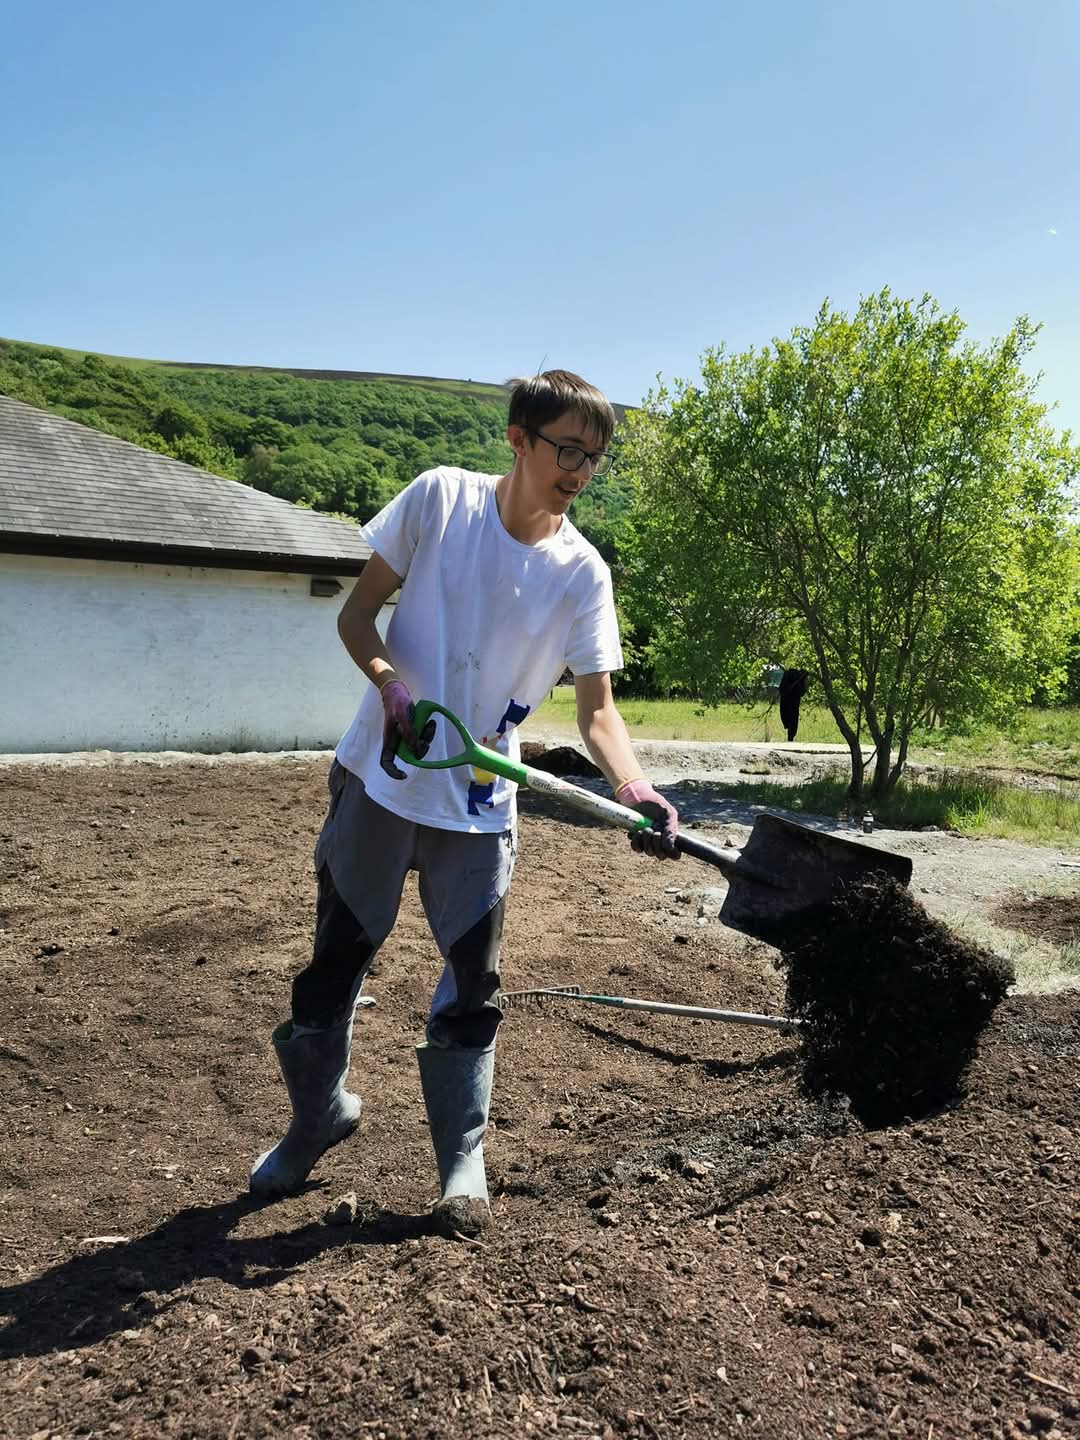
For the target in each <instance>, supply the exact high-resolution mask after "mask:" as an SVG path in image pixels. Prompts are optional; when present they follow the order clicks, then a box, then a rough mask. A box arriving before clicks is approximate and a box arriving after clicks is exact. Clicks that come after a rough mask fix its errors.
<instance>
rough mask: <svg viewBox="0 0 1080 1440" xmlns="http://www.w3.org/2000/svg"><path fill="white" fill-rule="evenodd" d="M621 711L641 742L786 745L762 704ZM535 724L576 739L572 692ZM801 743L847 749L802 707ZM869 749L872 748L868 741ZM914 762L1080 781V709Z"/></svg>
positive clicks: (927, 741) (824, 713)
mask: <svg viewBox="0 0 1080 1440" xmlns="http://www.w3.org/2000/svg"><path fill="white" fill-rule="evenodd" d="M619 709H620V711H621V712H622V716H623V719H624V720H625V721H626V724H627V726H628V728H629V730H630V734H631V736H632V737H633V738H634V739H636V740H713V741H721V740H758V741H764V742H766V743H773V742H777V741H782V742H784V743H785V744H786V743H787V741H786V732H785V730H784V728H783V726H782V725H781V724H780V712H779V710H778V708H777V706H776V705H775V704H774V705H769V704H766V703H764V702H763V703H761V704H758V705H756V706H754V707H752V708H747V707H746V706H745V705H736V704H724V705H720V706H718V707H717V708H716V709H708V710H705V709H702V707H701V706H700V705H698V704H697V702H696V701H693V700H620V701H619ZM534 718H537V719H538V721H539V723H540V724H544V725H550V726H552V727H556V726H557V727H559V728H562V727H564V726H565V729H566V732H567V734H573V733H574V732H575V731H576V729H577V721H576V718H575V710H574V690H573V687H572V686H570V685H560V686H559V687H558V688H557V689H556V690H555V692H554V694H553V695H552V697H551V698H550V699H549V700H547V701H545V702H544V704H543V705H542V706H541V707H540V709H539V710H537V712H536V717H534ZM797 743H802V744H842V743H843V737H842V736H841V734H840V732H839V731H838V730H837V728H836V722H835V721H834V720H833V718H832V716H831V715H830V714H829V712H828V710H826V709H824V708H823V707H822V706H820V705H806V704H804V705H803V706H802V708H801V710H800V713H799V734H798V740H797ZM866 748H867V751H869V749H870V748H871V747H870V744H869V741H867V745H866ZM911 759H912V761H914V762H918V763H920V764H926V765H934V764H937V765H942V766H946V767H948V768H949V769H951V770H952V769H967V768H970V767H983V768H985V767H993V768H1001V769H1008V770H1027V771H1029V772H1031V773H1032V774H1039V775H1056V776H1060V777H1062V778H1063V779H1068V780H1077V781H1080V706H1076V705H1073V706H1066V707H1063V708H1062V709H1059V710H1035V709H1028V710H1024V711H1021V713H1020V715H1019V716H1018V717H1017V720H1016V724H1015V725H1014V726H1013V727H1012V728H1011V729H1010V730H1008V731H1002V730H991V729H984V730H980V731H978V732H976V733H974V734H972V735H961V736H946V735H945V734H944V733H943V732H942V731H940V730H935V731H931V732H927V731H923V732H921V733H919V734H917V735H916V736H915V744H914V746H913V748H912V751H911Z"/></svg>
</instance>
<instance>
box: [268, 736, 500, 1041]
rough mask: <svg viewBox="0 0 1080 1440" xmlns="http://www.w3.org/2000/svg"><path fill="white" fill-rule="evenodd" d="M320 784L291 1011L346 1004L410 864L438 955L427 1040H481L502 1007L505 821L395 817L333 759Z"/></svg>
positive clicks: (305, 1021) (333, 1013)
mask: <svg viewBox="0 0 1080 1440" xmlns="http://www.w3.org/2000/svg"><path fill="white" fill-rule="evenodd" d="M327 783H328V786H329V790H330V806H329V810H328V811H327V816H326V820H325V822H324V824H323V828H322V832H321V833H320V835H319V839H318V843H317V844H316V846H315V868H316V872H317V875H318V886H319V888H318V900H317V905H316V921H315V944H314V949H313V953H312V958H311V963H310V964H309V965H308V966H307V967H306V969H304V970H302V971H301V972H300V974H299V975H297V977H296V979H295V980H294V981H293V987H292V1018H293V1020H294V1022H295V1023H297V1024H298V1025H305V1026H308V1025H310V1026H315V1027H317V1028H323V1027H324V1026H329V1025H335V1024H338V1023H339V1022H340V1021H341V1020H344V1019H346V1018H347V1017H348V1016H349V1015H350V1014H351V1013H352V1008H353V1006H354V1005H355V1003H356V998H357V996H358V994H359V992H360V987H361V985H362V984H363V980H364V976H365V975H366V974H367V971H368V968H369V966H370V965H371V961H372V959H373V958H374V956H375V953H376V951H377V950H378V949H379V946H380V945H382V943H383V941H384V940H385V939H386V937H387V936H388V935H389V934H390V931H391V930H392V929H393V926H394V921H395V920H396V919H397V913H398V907H399V905H400V903H401V892H402V887H403V886H404V883H405V876H406V875H407V874H408V872H409V871H410V870H416V871H417V873H418V875H419V890H420V900H421V904H422V905H423V907H424V914H425V916H426V917H427V922H428V925H429V926H430V927H431V933H432V935H433V936H434V938H435V943H436V945H437V946H438V948H439V954H440V955H441V956H442V959H443V970H442V974H441V976H440V978H439V982H438V984H437V986H436V988H435V993H434V996H433V998H432V1002H431V1013H430V1016H429V1018H428V1025H427V1038H428V1041H429V1043H430V1044H433V1045H439V1046H444V1047H457V1046H465V1047H469V1048H473V1047H475V1048H484V1047H485V1046H487V1045H490V1044H491V1042H492V1041H493V1040H494V1038H495V1032H496V1030H497V1029H498V1025H499V1021H500V1019H501V1015H502V1012H501V1011H500V1009H499V1004H498V995H499V945H500V941H501V939H502V928H503V917H504V913H505V908H506V894H507V891H508V889H509V886H510V878H511V875H512V874H513V869H514V859H515V855H516V850H517V843H516V837H515V835H514V833H513V831H509V830H508V831H505V832H502V833H499V834H486V835H470V834H467V833H464V832H462V831H457V830H437V829H435V828H434V827H433V826H429V825H417V824H415V823H414V822H413V821H411V820H404V819H402V817H401V816H400V815H395V814H394V813H393V812H392V811H389V810H386V809H384V808H383V806H381V805H377V804H376V803H375V802H374V801H373V800H372V799H371V798H370V796H369V795H368V794H367V792H366V791H365V790H364V787H363V785H362V783H361V782H360V780H358V779H357V777H356V776H355V775H353V774H352V773H351V772H350V771H348V770H346V769H345V768H344V767H343V766H342V765H339V764H338V762H337V761H336V760H335V761H334V763H333V766H332V767H331V770H330V776H329V780H328V782H327Z"/></svg>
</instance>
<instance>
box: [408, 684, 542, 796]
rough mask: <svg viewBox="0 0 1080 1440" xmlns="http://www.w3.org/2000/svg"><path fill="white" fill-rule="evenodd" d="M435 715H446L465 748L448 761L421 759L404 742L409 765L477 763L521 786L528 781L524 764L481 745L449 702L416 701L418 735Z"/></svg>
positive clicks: (433, 767) (436, 766)
mask: <svg viewBox="0 0 1080 1440" xmlns="http://www.w3.org/2000/svg"><path fill="white" fill-rule="evenodd" d="M432 715H443V716H445V718H446V719H447V720H449V721H450V724H451V725H452V726H453V727H454V729H455V730H456V731H457V733H458V735H459V736H460V738H461V743H462V744H463V745H464V747H465V748H464V749H463V750H462V751H461V754H460V755H448V756H447V758H446V759H445V760H419V759H417V757H416V756H415V755H414V754H413V753H412V751H411V750H409V749H407V748H406V746H405V744H404V742H402V744H400V745H399V746H398V751H397V753H398V755H399V756H400V758H401V759H402V760H404V761H405V763H406V764H407V765H415V766H416V767H417V769H419V770H450V769H452V768H453V767H454V766H456V765H475V766H476V767H477V768H478V769H480V770H487V771H489V772H490V773H491V774H492V775H501V776H502V777H503V779H504V780H513V781H514V782H515V783H516V784H518V785H525V784H527V783H528V782H527V780H526V771H525V766H524V765H518V764H515V762H514V761H513V760H510V759H508V758H507V757H506V756H505V755H500V754H499V752H498V751H497V750H489V749H488V748H487V747H486V746H485V745H478V744H477V742H476V741H475V740H474V739H473V737H472V736H471V735H470V734H469V732H468V730H466V729H465V726H464V725H463V724H462V723H461V721H460V720H459V719H458V717H457V716H456V715H455V714H454V712H453V711H452V710H448V709H447V708H446V706H445V705H440V704H438V703H437V702H436V701H435V700H418V701H417V702H416V708H415V710H414V712H413V727H414V729H415V730H416V733H417V734H418V735H419V734H420V733H421V732H422V730H423V728H424V726H425V725H426V724H427V722H428V721H429V720H430V719H431V717H432Z"/></svg>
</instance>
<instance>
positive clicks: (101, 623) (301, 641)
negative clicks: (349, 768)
mask: <svg viewBox="0 0 1080 1440" xmlns="http://www.w3.org/2000/svg"><path fill="white" fill-rule="evenodd" d="M352 584H353V581H352V578H351V577H349V576H342V577H341V585H342V589H341V591H340V593H339V594H337V595H335V596H331V597H321V596H313V595H312V594H311V593H310V586H311V579H310V576H308V575H302V574H288V575H282V574H273V573H271V572H264V571H254V570H250V571H249V570H217V569H211V568H205V569H204V568H199V567H193V566H181V565H143V564H131V563H128V562H120V561H115V562H114V561H105V560H63V559H53V558H44V557H40V556H25V555H3V554H0V752H3V751H6V752H15V753H32V752H39V751H69V750H204V751H222V750H280V749H321V748H326V747H330V746H333V745H334V744H336V742H337V740H338V738H339V737H340V735H341V734H342V732H343V731H344V730H345V729H346V728H347V726H348V724H349V722H350V721H351V719H352V717H353V714H354V712H355V709H356V705H357V703H358V701H359V698H360V695H361V693H362V690H363V687H364V686H365V685H366V684H367V682H366V681H365V680H364V679H363V677H362V676H361V675H360V673H359V671H358V670H357V669H356V667H355V666H354V665H353V663H352V661H351V660H350V659H349V657H348V655H347V654H346V653H345V650H344V648H343V647H342V644H341V641H340V640H339V639H338V633H337V615H338V612H339V610H340V609H341V606H342V605H343V603H344V601H345V597H346V596H347V595H348V593H349V590H350V588H351V586H352ZM392 613H393V611H392V608H391V607H387V608H386V609H385V610H384V611H383V613H382V615H381V616H380V617H379V629H380V630H381V631H382V632H383V633H384V634H385V630H386V623H387V621H388V620H389V616H390V615H391V614H392Z"/></svg>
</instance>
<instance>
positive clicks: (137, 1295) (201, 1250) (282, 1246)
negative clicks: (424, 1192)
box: [0, 1195, 434, 1358]
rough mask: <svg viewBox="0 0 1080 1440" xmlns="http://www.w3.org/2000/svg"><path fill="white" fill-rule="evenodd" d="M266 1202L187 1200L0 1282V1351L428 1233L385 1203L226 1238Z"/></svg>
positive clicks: (115, 1326) (96, 1335)
mask: <svg viewBox="0 0 1080 1440" xmlns="http://www.w3.org/2000/svg"><path fill="white" fill-rule="evenodd" d="M264 1203H265V1202H263V1201H260V1200H255V1199H253V1198H252V1197H250V1196H248V1195H244V1196H241V1197H240V1198H238V1199H236V1200H231V1201H228V1202H226V1203H225V1204H222V1205H193V1206H191V1207H190V1208H189V1209H186V1210H181V1211H180V1212H179V1213H178V1214H176V1215H174V1216H173V1217H172V1218H171V1219H169V1220H166V1221H165V1223H164V1224H162V1225H160V1226H159V1227H158V1228H157V1229H156V1230H151V1231H150V1232H149V1233H148V1234H146V1235H141V1236H138V1237H137V1238H136V1239H134V1240H130V1241H127V1242H126V1243H124V1244H112V1245H106V1246H104V1247H103V1248H101V1249H97V1250H93V1251H89V1252H88V1253H86V1254H82V1255H75V1256H72V1258H71V1259H69V1260H62V1261H61V1262H60V1263H59V1264H58V1265H54V1266H53V1267H52V1268H51V1269H49V1270H46V1271H45V1272H44V1274H42V1275H38V1276H37V1277H36V1278H34V1279H32V1280H25V1281H21V1282H17V1283H15V1284H11V1285H4V1286H2V1287H0V1326H2V1328H0V1358H12V1357H15V1356H19V1355H24V1356H25V1355H42V1354H45V1353H47V1352H48V1351H52V1350H69V1349H76V1348H79V1347H81V1346H84V1345H92V1344H94V1343H95V1342H96V1341H98V1340H102V1339H104V1338H105V1337H106V1336H108V1335H111V1334H114V1333H116V1332H118V1331H121V1330H131V1329H138V1328H140V1327H141V1326H143V1325H146V1324H148V1323H149V1322H150V1321H151V1320H152V1319H153V1318H154V1316H155V1315H159V1314H161V1313H163V1312H164V1311H167V1310H169V1309H171V1308H172V1307H173V1306H174V1305H177V1304H179V1303H181V1301H182V1299H183V1298H184V1297H183V1296H178V1295H175V1294H173V1293H172V1292H174V1291H177V1290H183V1288H184V1287H185V1286H188V1285H191V1284H193V1283H195V1282H197V1281H199V1280H205V1279H210V1278H217V1279H220V1280H223V1281H225V1282H226V1284H229V1285H235V1286H236V1287H237V1289H249V1290H250V1289H256V1288H260V1287H263V1286H266V1285H273V1284H274V1283H276V1282H277V1281H279V1280H282V1279H284V1278H286V1277H287V1276H288V1275H289V1274H290V1273H291V1272H292V1271H293V1270H295V1269H296V1267H297V1266H299V1265H303V1264H304V1263H305V1262H306V1261H308V1260H311V1259H313V1258H314V1257H315V1256H317V1255H320V1254H322V1253H323V1252H324V1251H327V1250H333V1249H338V1248H340V1247H341V1246H346V1245H380V1244H393V1243H394V1242H399V1241H402V1240H409V1239H414V1238H419V1237H420V1236H422V1235H430V1234H432V1233H434V1232H433V1228H432V1219H431V1216H430V1215H427V1214H424V1215H399V1214H395V1213H393V1212H389V1211H383V1212H379V1213H378V1214H376V1215H375V1216H373V1217H372V1218H370V1219H365V1220H363V1221H362V1222H360V1221H358V1222H357V1223H356V1224H354V1225H351V1226H348V1225H347V1226H341V1227H337V1226H327V1225H324V1224H322V1223H315V1224H310V1225H304V1226H302V1227H301V1228H300V1229H299V1230H293V1231H283V1232H278V1233H277V1234H274V1235H264V1236H259V1237H255V1238H252V1239H248V1240H243V1239H237V1238H234V1237H232V1236H231V1235H230V1231H231V1230H232V1229H233V1228H234V1226H236V1225H237V1224H238V1223H239V1221H240V1220H242V1219H243V1217H244V1216H245V1215H248V1214H250V1213H251V1212H252V1211H254V1210H257V1209H259V1208H260V1207H261V1206H262V1205H263V1204H264ZM5 1320H6V1324H5V1323H4V1321H5Z"/></svg>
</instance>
